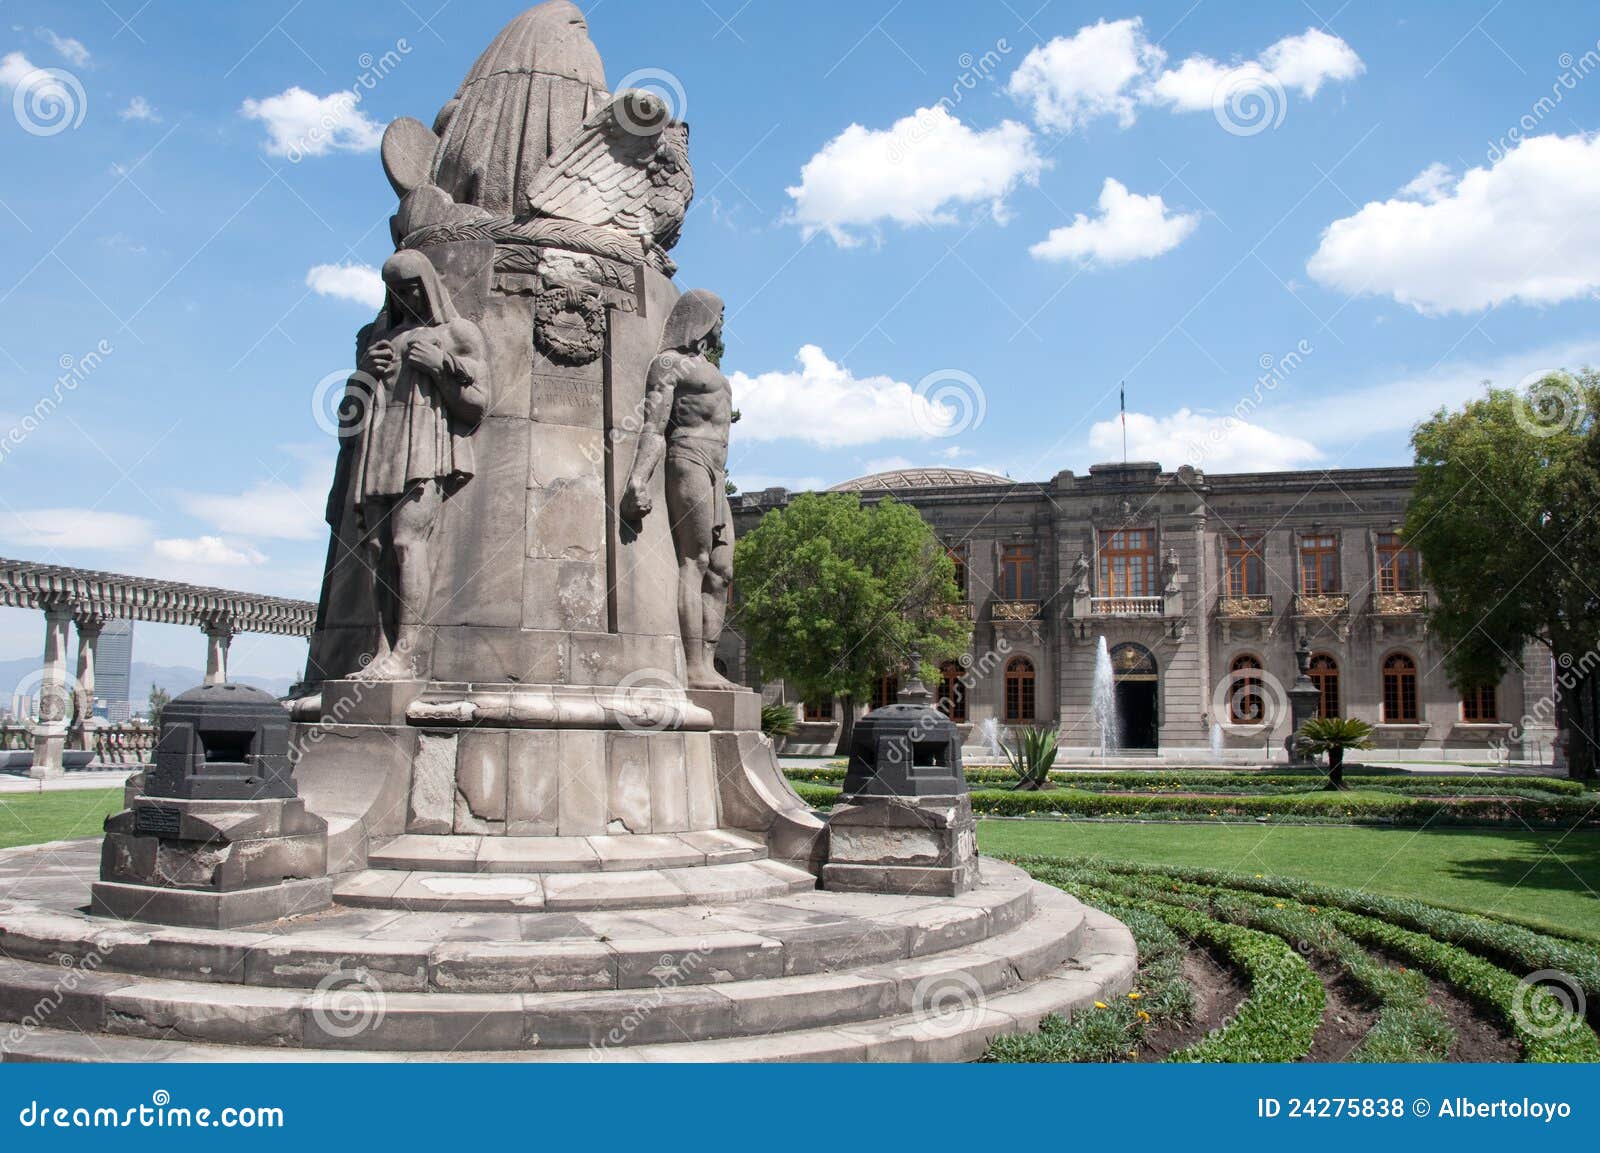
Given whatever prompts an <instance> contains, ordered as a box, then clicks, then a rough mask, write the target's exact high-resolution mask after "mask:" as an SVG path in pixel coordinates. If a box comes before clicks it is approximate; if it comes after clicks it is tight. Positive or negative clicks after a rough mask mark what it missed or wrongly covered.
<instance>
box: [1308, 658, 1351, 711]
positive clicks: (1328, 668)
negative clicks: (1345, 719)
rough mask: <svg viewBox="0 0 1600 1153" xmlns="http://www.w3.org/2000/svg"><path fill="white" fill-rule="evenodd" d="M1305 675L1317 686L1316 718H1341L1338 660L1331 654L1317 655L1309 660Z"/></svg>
mask: <svg viewBox="0 0 1600 1153" xmlns="http://www.w3.org/2000/svg"><path fill="white" fill-rule="evenodd" d="M1306 675H1307V676H1309V677H1310V678H1311V683H1312V684H1314V685H1316V686H1317V716H1319V717H1337V716H1341V715H1342V714H1341V712H1340V709H1341V708H1342V707H1343V702H1342V701H1341V700H1340V699H1339V687H1340V686H1339V677H1340V675H1341V674H1340V669H1339V659H1338V658H1337V657H1335V656H1334V655H1333V654H1332V653H1317V654H1316V655H1315V656H1313V657H1312V658H1311V663H1310V665H1309V666H1307V669H1306Z"/></svg>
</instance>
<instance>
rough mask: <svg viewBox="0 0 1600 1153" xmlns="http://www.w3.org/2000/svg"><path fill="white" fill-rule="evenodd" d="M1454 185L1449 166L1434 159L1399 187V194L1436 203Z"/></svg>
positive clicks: (1454, 179)
mask: <svg viewBox="0 0 1600 1153" xmlns="http://www.w3.org/2000/svg"><path fill="white" fill-rule="evenodd" d="M1455 185H1456V178H1455V176H1454V174H1453V173H1452V172H1451V171H1450V166H1449V165H1448V164H1440V163H1439V162H1438V161H1437V160H1435V161H1434V162H1433V163H1432V164H1430V165H1428V167H1426V168H1424V169H1423V170H1422V171H1421V172H1419V173H1417V174H1416V175H1415V176H1413V177H1412V178H1411V179H1410V180H1409V181H1407V182H1406V184H1405V185H1404V186H1403V187H1402V188H1401V189H1400V192H1399V195H1400V196H1405V197H1409V198H1410V199H1412V200H1421V201H1424V202H1426V203H1428V204H1437V203H1438V202H1439V201H1441V200H1443V199H1444V198H1445V197H1446V196H1448V195H1449V194H1450V190H1451V189H1453V188H1454V187H1455Z"/></svg>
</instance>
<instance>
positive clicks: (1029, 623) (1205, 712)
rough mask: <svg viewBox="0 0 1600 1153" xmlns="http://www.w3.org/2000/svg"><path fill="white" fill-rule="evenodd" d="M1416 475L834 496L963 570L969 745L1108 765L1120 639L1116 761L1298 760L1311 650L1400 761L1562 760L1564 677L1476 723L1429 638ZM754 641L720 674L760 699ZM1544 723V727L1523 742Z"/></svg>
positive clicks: (1392, 471)
mask: <svg viewBox="0 0 1600 1153" xmlns="http://www.w3.org/2000/svg"><path fill="white" fill-rule="evenodd" d="M1412 476H1413V474H1412V470H1411V469H1409V468H1367V469H1335V470H1328V471H1314V472H1312V471H1308V472H1276V473H1234V474H1212V475H1207V474H1205V473H1202V472H1200V471H1198V470H1195V469H1192V468H1188V467H1184V468H1180V469H1178V470H1177V471H1176V472H1166V471H1163V470H1162V468H1161V466H1160V465H1159V464H1155V463H1147V462H1130V463H1126V464H1102V465H1095V466H1093V467H1092V468H1090V470H1089V473H1088V475H1087V476H1079V475H1076V474H1074V473H1072V472H1062V473H1059V474H1058V475H1057V476H1056V477H1055V478H1054V479H1052V480H1050V481H1046V482H1042V483H1027V482H1013V481H1010V480H1007V479H1006V478H1003V477H996V476H991V475H989V474H985V473H973V472H963V471H960V470H951V469H939V470H916V471H907V472H898V473H884V474H879V475H876V476H871V477H863V478H860V479H859V480H855V481H849V482H846V483H845V484H843V485H839V486H837V488H839V489H842V490H848V491H855V492H858V493H859V494H860V495H861V496H862V498H863V499H865V500H871V499H874V498H875V497H879V496H882V495H885V494H887V493H892V494H893V495H894V496H895V498H896V499H898V500H901V501H903V502H905V503H908V504H911V505H913V506H914V507H915V508H916V509H917V510H918V511H919V512H920V513H921V514H922V516H923V517H924V519H926V520H927V521H928V522H929V523H930V524H931V525H932V526H933V528H934V530H935V531H936V532H937V533H938V534H939V536H940V538H941V539H942V540H943V541H944V542H945V543H946V545H947V546H948V547H950V548H951V549H952V550H953V551H954V552H955V553H957V554H959V555H960V556H962V557H963V558H964V560H965V569H966V592H967V602H966V605H965V606H964V608H963V611H968V612H970V613H971V614H972V618H973V621H974V629H973V638H972V648H971V653H970V665H969V666H968V668H967V670H966V672H965V673H964V674H963V675H964V676H965V677H966V682H967V683H966V688H965V706H966V715H965V723H966V724H967V725H968V726H970V727H971V728H970V730H969V733H968V737H967V741H968V744H969V745H978V746H981V745H983V744H984V743H985V742H986V738H985V736H984V735H983V734H984V733H985V732H986V731H990V730H991V726H990V724H989V722H993V724H994V725H997V726H1000V727H1001V728H1002V729H1003V727H1004V726H1006V725H1008V724H1017V723H1027V722H1029V721H1031V722H1032V723H1037V724H1055V725H1059V726H1060V729H1061V733H1062V745H1063V747H1064V748H1066V749H1068V750H1070V751H1073V752H1076V753H1078V754H1080V755H1081V754H1085V753H1090V752H1094V753H1098V752H1099V751H1100V732H1099V727H1098V726H1097V724H1096V722H1095V720H1094V711H1093V705H1092V701H1093V690H1094V679H1095V665H1096V657H1097V652H1098V649H1099V642H1100V639H1101V638H1102V637H1103V638H1104V639H1105V642H1106V646H1107V649H1108V655H1109V656H1110V657H1111V658H1112V665H1113V669H1114V678H1115V690H1114V691H1115V693H1116V696H1117V699H1118V703H1119V710H1120V712H1121V714H1122V723H1123V726H1124V729H1125V730H1126V727H1127V726H1128V725H1129V723H1130V721H1131V723H1132V724H1133V725H1134V728H1135V730H1136V731H1132V732H1129V731H1124V732H1123V733H1121V734H1120V735H1121V737H1122V740H1121V742H1120V743H1121V745H1122V748H1121V749H1120V751H1121V752H1123V753H1125V754H1133V755H1141V754H1142V755H1148V753H1149V752H1150V751H1151V750H1152V749H1154V750H1159V751H1160V752H1161V753H1162V754H1163V755H1166V756H1169V757H1173V758H1177V759H1185V760H1196V761H1198V760H1206V759H1219V760H1227V761H1260V760H1262V759H1264V758H1265V757H1268V756H1271V757H1273V758H1275V759H1276V758H1281V757H1282V755H1283V754H1282V747H1283V740H1284V738H1285V737H1287V736H1288V734H1289V730H1290V722H1289V716H1288V705H1287V698H1286V696H1285V695H1284V690H1286V689H1287V688H1288V686H1289V685H1291V684H1292V683H1293V681H1294V677H1295V656H1294V650H1295V648H1296V645H1297V643H1298V642H1299V640H1300V639H1302V638H1304V639H1305V640H1306V642H1307V643H1308V645H1309V646H1310V648H1311V650H1312V653H1313V654H1314V658H1313V660H1314V669H1313V671H1314V672H1315V673H1317V674H1318V675H1321V676H1323V677H1325V678H1326V675H1327V674H1328V673H1330V672H1331V673H1334V674H1335V675H1336V682H1335V683H1330V684H1329V704H1330V707H1336V708H1337V711H1339V712H1340V713H1341V714H1343V715H1347V716H1353V717H1359V718H1362V719H1363V720H1367V721H1370V722H1372V723H1373V724H1375V725H1377V726H1378V735H1377V740H1378V747H1379V751H1380V752H1381V755H1382V756H1383V757H1385V758H1387V759H1423V758H1437V757H1445V758H1448V759H1460V760H1495V759H1498V757H1499V756H1501V755H1502V754H1501V750H1504V752H1505V753H1506V754H1508V755H1509V756H1510V757H1511V758H1512V759H1519V758H1521V759H1529V760H1540V761H1544V760H1548V759H1549V758H1550V755H1551V739H1552V737H1553V736H1554V730H1553V728H1551V727H1550V714H1549V712H1548V709H1549V701H1550V696H1551V686H1552V674H1551V668H1550V662H1549V657H1548V655H1547V654H1546V653H1545V652H1544V651H1543V650H1542V649H1538V648H1530V649H1529V650H1528V651H1527V652H1525V653H1524V654H1522V660H1521V667H1520V668H1516V669H1513V670H1512V671H1511V672H1510V673H1509V674H1508V675H1507V676H1506V677H1505V678H1504V679H1503V681H1502V682H1501V684H1500V685H1498V686H1497V688H1496V691H1495V693H1494V694H1493V699H1492V701H1491V700H1488V699H1487V697H1485V698H1484V699H1482V700H1480V701H1478V702H1475V704H1476V707H1473V706H1469V705H1467V704H1465V703H1464V702H1463V700H1462V697H1461V694H1460V693H1458V692H1457V691H1456V690H1455V689H1454V688H1453V687H1452V686H1451V685H1450V682H1449V680H1448V678H1447V677H1446V675H1445V671H1444V667H1443V658H1444V649H1443V646H1442V645H1441V644H1440V643H1439V642H1438V641H1437V639H1436V638H1435V637H1433V636H1431V635H1430V634H1429V632H1428V629H1427V625H1426V615H1425V613H1426V608H1427V605H1428V598H1429V596H1430V595H1431V594H1430V593H1429V592H1428V590H1427V587H1426V582H1425V580H1420V579H1413V576H1412V574H1414V573H1416V572H1417V567H1416V565H1415V563H1414V556H1413V555H1411V554H1409V553H1404V552H1398V553H1397V552H1394V551H1391V550H1393V549H1394V548H1395V547H1396V546H1397V544H1398V542H1397V541H1395V540H1394V539H1393V538H1392V536H1391V535H1390V534H1394V533H1396V532H1397V531H1398V529H1399V527H1400V525H1401V522H1402V521H1403V519H1404V515H1405V507H1406V502H1407V500H1408V497H1409V494H1410V489H1411V485H1412ZM789 499H790V494H789V493H788V492H787V491H786V490H783V489H768V490H765V491H763V492H759V493H749V494H743V495H740V496H738V497H736V498H735V499H734V509H735V523H736V525H737V527H738V531H739V532H741V533H742V532H745V531H748V530H749V529H750V528H751V527H753V526H754V524H755V523H756V522H757V521H758V520H759V519H760V517H761V516H762V515H763V514H764V513H766V512H767V511H768V510H769V509H772V508H775V507H780V506H781V505H783V504H785V503H787V501H788V500H789ZM737 628H738V617H737V612H736V611H735V613H733V614H731V615H730V628H729V634H728V636H726V637H725V638H724V641H723V648H722V650H721V651H720V652H719V660H720V661H721V662H722V663H723V664H724V665H725V667H726V668H727V670H728V672H729V675H732V676H735V677H739V676H744V677H746V678H749V679H750V680H751V683H754V675H753V674H754V672H755V670H753V669H751V668H749V667H748V666H749V662H748V661H747V659H746V655H745V654H744V652H743V644H742V641H741V639H740V638H739V636H738V635H737ZM1018 658H1023V659H1024V660H1026V661H1027V662H1028V664H1029V665H1031V668H1032V678H1031V686H1032V692H1031V696H1032V702H1033V707H1032V710H1031V716H1030V715H1029V711H1028V709H1027V697H1028V695H1029V694H1028V693H1027V691H1026V689H1025V686H1024V684H1023V679H1024V678H1022V677H1020V676H1013V677H1011V678H1010V679H1011V684H1010V685H1009V687H1008V675H1007V670H1008V668H1012V667H1013V666H1014V663H1015V662H1016V661H1017V659H1018ZM1251 661H1254V662H1255V666H1256V667H1255V668H1254V669H1251V668H1248V665H1249V663H1250V662H1251ZM1240 662H1242V665H1241V663H1240ZM1015 671H1016V672H1020V671H1021V670H1020V669H1016V670H1015ZM1386 684H1387V686H1388V689H1389V694H1390V700H1389V702H1388V705H1387V707H1386V705H1385V687H1386ZM766 689H767V692H768V695H769V696H772V695H781V694H782V692H783V690H782V686H781V685H778V686H774V685H768V686H766ZM946 695H948V692H947V694H946ZM1008 697H1009V700H1008ZM1335 697H1336V701H1335V699H1334V698H1335ZM1413 701H1414V705H1413V703H1412V702H1413ZM813 704H814V705H815V704H816V702H813ZM827 708H828V706H827V704H826V703H824V704H823V706H822V712H823V713H824V714H826V712H827ZM839 708H840V705H839V703H838V702H833V703H832V710H833V716H834V718H835V719H834V721H833V722H831V723H830V722H828V721H825V720H814V721H812V722H810V723H807V724H803V725H802V726H801V733H800V734H799V736H798V739H797V741H796V746H797V747H804V748H807V749H815V750H817V751H824V752H826V751H831V748H832V746H831V743H830V741H831V739H832V734H833V733H835V732H836V731H837V728H836V726H837V717H838V712H839ZM1146 710H1148V712H1149V714H1150V716H1149V720H1150V724H1149V725H1148V727H1141V726H1140V725H1139V720H1140V719H1141V714H1143V713H1144V712H1145V711H1146ZM957 713H958V716H957V719H958V720H960V719H962V718H961V717H960V716H959V709H958V710H957ZM1530 715H1531V716H1535V717H1540V718H1542V720H1543V723H1542V724H1532V725H1529V724H1525V723H1524V721H1523V719H1524V718H1525V717H1528V716H1530ZM1370 755H1372V756H1376V755H1379V754H1377V753H1374V754H1370Z"/></svg>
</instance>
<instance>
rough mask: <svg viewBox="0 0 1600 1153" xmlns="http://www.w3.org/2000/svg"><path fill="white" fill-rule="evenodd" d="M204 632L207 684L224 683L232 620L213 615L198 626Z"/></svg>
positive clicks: (226, 674)
mask: <svg viewBox="0 0 1600 1153" xmlns="http://www.w3.org/2000/svg"><path fill="white" fill-rule="evenodd" d="M200 628H201V629H202V630H203V631H204V632H205V634H206V680H205V683H206V684H208V685H221V684H226V683H227V680H228V646H230V645H231V644H233V621H232V620H231V619H229V618H228V617H225V616H218V617H213V618H212V619H210V620H208V621H206V622H205V623H204V624H202V625H201V626H200Z"/></svg>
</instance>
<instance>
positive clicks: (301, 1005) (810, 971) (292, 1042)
mask: <svg viewBox="0 0 1600 1153" xmlns="http://www.w3.org/2000/svg"><path fill="white" fill-rule="evenodd" d="M91 847H92V842H91V843H90V845H89V846H85V845H84V844H82V843H73V844H66V845H63V844H57V845H48V846H40V847H36V848H33V849H19V850H10V851H7V852H0V1022H16V1023H18V1024H17V1025H16V1027H9V1026H4V1025H0V1053H3V1054H4V1055H5V1056H6V1057H7V1059H11V1060H205V1059H225V1060H254V1059H280V1058H285V1057H288V1058H291V1059H341V1060H342V1059H350V1060H362V1059H368V1058H374V1059H400V1058H404V1057H408V1056H409V1057H415V1058H417V1059H459V1058H463V1057H470V1058H472V1059H504V1060H562V1059H576V1060H597V1059H603V1060H698V1059H708V1060H729V1061H732V1060H777V1059H790V1060H801V1059H833V1060H912V1059H917V1060H933V1059H939V1060H947V1059H961V1058H967V1057H973V1056H977V1055H979V1054H981V1052H982V1050H983V1048H984V1046H985V1045H986V1044H987V1041H988V1038H990V1037H992V1036H994V1035H995V1034H996V1033H999V1032H1003V1031H1011V1030H1015V1029H1019V1028H1032V1027H1033V1026H1034V1025H1035V1024H1036V1023H1037V1021H1038V1019H1039V1017H1041V1016H1042V1015H1043V1014H1045V1013H1048V1012H1071V1011H1072V1009H1073V1008H1075V1007H1078V1006H1081V1005H1082V1004H1084V1003H1086V1002H1088V1001H1092V1000H1094V999H1095V998H1096V997H1105V996H1110V995H1115V994H1117V993H1120V992H1122V991H1124V990H1125V989H1126V988H1127V987H1128V983H1129V982H1130V981H1131V979H1132V974H1133V971H1134V965H1135V954H1134V948H1133V943H1132V939H1131V937H1130V936H1129V935H1128V934H1127V932H1126V930H1125V929H1123V928H1122V926H1121V925H1119V924H1118V923H1117V922H1115V921H1114V920H1112V919H1110V918H1108V917H1104V916H1103V915H1101V914H1098V913H1096V912H1094V911H1093V910H1090V909H1087V908H1085V907H1084V906H1082V905H1080V904H1079V903H1078V902H1077V901H1076V900H1074V899H1073V898H1072V897H1070V896H1068V895H1067V894H1065V893H1062V892H1060V891H1059V890H1056V889H1053V888H1050V887H1048V886H1045V885H1041V884H1039V883H1037V882H1034V881H1033V880H1032V879H1031V878H1029V877H1028V876H1027V875H1026V874H1025V873H1023V872H1022V871H1021V870H1019V869H1017V868H1015V867H1014V866H1011V865H1007V864H1003V863H1001V862H997V861H991V860H985V861H983V862H982V866H981V872H980V878H981V882H980V884H979V886H978V887H977V888H976V889H974V890H973V891H972V892H970V893H967V894H964V895H963V896H961V897H957V898H938V897H929V896H906V895H888V894H851V893H832V892H824V891H818V890H816V889H815V888H814V887H813V886H814V881H813V880H812V879H811V878H810V875H809V874H801V876H802V877H804V885H805V889H804V891H799V881H798V879H797V878H786V877H785V876H784V875H783V873H782V870H787V869H789V867H788V866H784V865H779V864H777V863H775V862H771V861H765V860H760V861H748V862H732V863H721V864H714V865H701V866H698V867H683V868H678V869H655V870H650V871H648V872H650V873H651V874H652V875H654V876H655V877H656V878H657V879H661V878H668V879H671V878H677V879H678V882H675V883H678V890H677V891H678V894H679V897H678V900H677V902H676V903H675V904H673V905H672V906H671V907H665V908H628V909H621V910H604V909H598V910H597V909H587V910H579V911H575V912H566V911H551V910H550V909H549V908H548V905H543V906H541V907H540V909H539V910H538V911H527V910H526V909H519V911H516V912H503V911H484V910H482V909H472V910H469V911H461V910H459V909H454V908H452V909H451V910H450V911H431V910H430V911H412V910H409V909H406V908H403V907H394V908H386V909H379V908H353V907H348V906H335V907H334V908H332V909H329V910H326V911H324V912H320V913H316V914H309V915H304V916H300V917H295V918H290V919H287V920H284V921H280V922H276V923H273V924H271V925H266V926H262V927H260V928H259V929H256V930H254V931H237V930H235V931H214V930H202V929H188V928H176V927H166V926H157V925H148V924H135V923H125V922H116V921H109V920H107V919H104V918H97V917H91V916H88V915H86V914H85V913H84V912H83V911H82V907H83V906H84V905H85V904H86V901H87V895H88V887H89V884H90V882H91V881H92V880H93V879H94V876H95V872H96V870H95V854H94V853H93V852H92V851H91ZM720 870H752V871H756V872H759V873H760V874H761V876H763V877H767V878H770V879H774V880H777V881H779V882H781V885H782V891H781V892H779V893H777V894H776V895H770V896H768V897H766V898H764V899H748V898H747V899H740V900H738V901H737V903H732V904H719V903H715V902H712V901H706V900H693V901H690V900H687V897H688V893H687V891H686V890H685V889H684V888H683V886H682V884H681V883H679V882H681V881H682V880H683V879H685V878H690V877H694V876H704V875H708V874H709V875H724V876H725V875H726V874H725V873H721V874H719V872H718V871H720ZM790 871H791V872H798V870H790ZM370 872H372V873H377V874H380V875H383V876H385V877H387V878H389V879H391V880H395V881H398V882H403V881H404V879H406V878H410V877H415V876H417V875H418V874H416V873H415V872H410V873H406V872H397V871H395V872H390V871H385V870H371V871H370ZM635 872H637V871H636V870H621V871H616V872H605V871H603V870H601V871H597V872H593V873H588V872H586V873H549V874H541V875H539V881H540V884H541V885H544V884H558V883H568V882H578V881H589V882H599V881H611V882H614V881H617V880H619V879H626V878H628V877H629V876H630V874H632V873H635ZM426 875H427V876H429V877H442V878H449V879H453V880H455V881H457V882H463V881H477V882H483V881H497V880H499V881H503V880H506V879H513V880H515V879H519V878H523V877H525V876H527V874H521V873H508V874H496V873H481V874H480V873H463V872H455V873H450V872H440V873H432V874H426ZM791 882H793V890H794V891H791ZM733 887H735V888H736V887H737V885H734V886H733ZM726 891H727V889H726V888H724V889H722V890H721V894H720V895H722V896H724V897H725V895H726ZM391 896H392V894H391Z"/></svg>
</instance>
